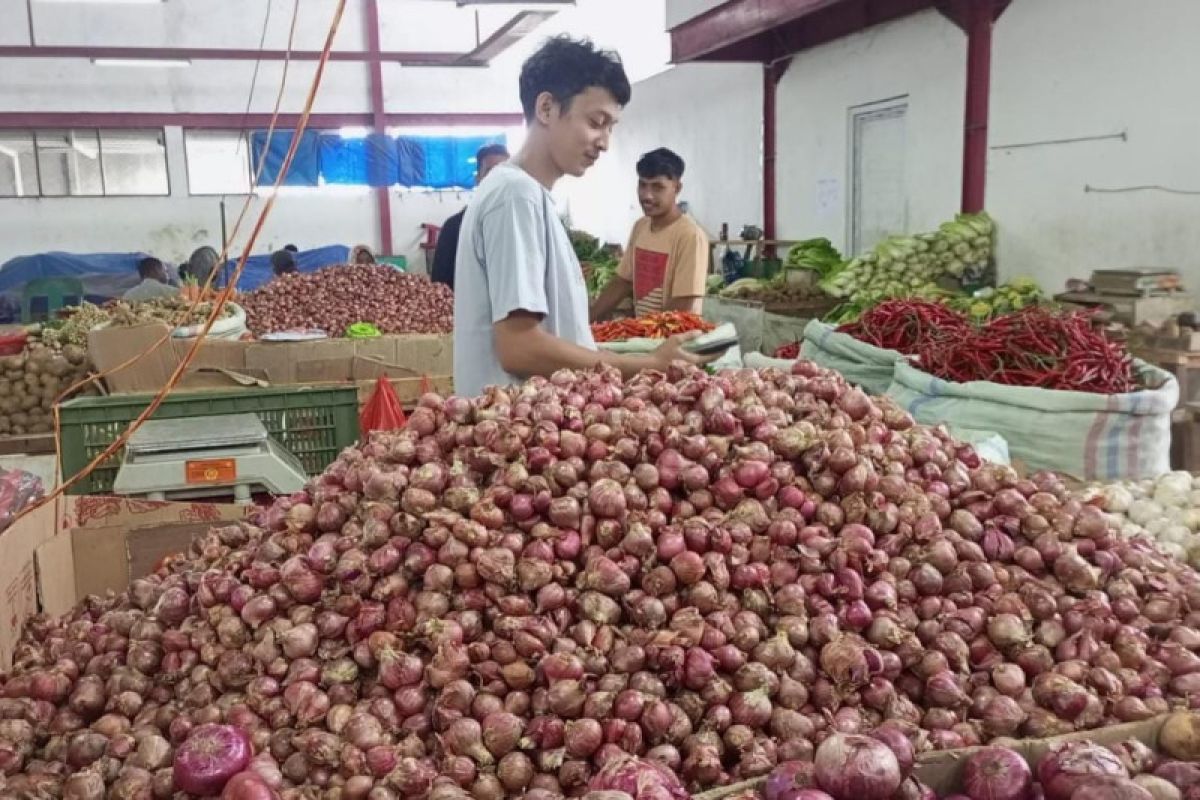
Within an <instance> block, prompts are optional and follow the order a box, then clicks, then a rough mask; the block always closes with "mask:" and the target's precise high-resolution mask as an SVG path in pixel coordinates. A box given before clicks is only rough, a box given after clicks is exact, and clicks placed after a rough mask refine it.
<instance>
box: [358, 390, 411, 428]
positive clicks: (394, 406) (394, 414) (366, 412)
mask: <svg viewBox="0 0 1200 800" xmlns="http://www.w3.org/2000/svg"><path fill="white" fill-rule="evenodd" d="M407 422H408V418H407V417H406V416H404V409H403V408H402V407H401V406H400V398H398V397H396V390H395V389H393V388H392V384H391V381H389V380H388V379H387V378H385V377H382V376H381V377H380V378H379V380H377V381H375V390H374V391H372V392H371V399H370V400H368V401H367V404H366V405H365V406H363V410H362V413H361V414H359V415H358V427H359V430H360V431H362V435H363V438H364V439H365V438H366V437H367V436H368V435H369V434H370V433H371V431H394V430H399V429H400V428H403V427H404V426H405V424H406V423H407Z"/></svg>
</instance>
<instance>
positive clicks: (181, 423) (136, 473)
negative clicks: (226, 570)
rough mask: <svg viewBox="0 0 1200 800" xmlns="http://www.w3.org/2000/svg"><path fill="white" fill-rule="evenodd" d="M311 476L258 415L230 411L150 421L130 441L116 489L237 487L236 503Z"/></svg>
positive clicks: (282, 490) (159, 495)
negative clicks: (210, 415) (227, 412)
mask: <svg viewBox="0 0 1200 800" xmlns="http://www.w3.org/2000/svg"><path fill="white" fill-rule="evenodd" d="M307 481H308V476H307V475H306V474H305V472H304V468H303V467H302V466H301V465H300V462H299V461H297V460H296V457H295V456H294V455H292V454H291V453H290V452H288V451H287V450H286V449H284V448H283V447H282V446H281V445H280V444H279V443H278V442H276V441H275V440H274V439H272V438H271V436H270V434H268V433H267V429H266V428H264V427H263V424H262V421H261V420H260V419H259V418H258V417H256V416H254V415H253V414H229V415H223V416H215V417H191V418H189V419H164V420H149V421H147V422H146V423H145V424H144V425H142V427H140V428H138V429H137V430H136V431H134V433H133V435H132V436H130V437H129V441H128V443H126V445H125V462H124V463H123V464H122V465H121V468H120V470H119V471H118V472H117V477H116V480H115V481H114V482H113V492H115V493H116V494H124V495H139V496H143V497H146V498H148V499H150V500H167V499H175V498H180V499H187V498H193V497H208V496H212V495H214V494H225V493H227V492H229V491H232V492H233V497H234V501H235V502H238V503H249V502H250V496H251V494H252V493H253V492H254V491H256V490H259V489H261V490H265V491H267V492H270V493H272V494H276V495H284V494H291V493H292V492H297V491H299V490H300V489H303V488H304V484H305V483H306V482H307ZM221 490H225V491H224V492H222V491H221Z"/></svg>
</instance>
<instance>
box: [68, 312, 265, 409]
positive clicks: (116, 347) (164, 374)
mask: <svg viewBox="0 0 1200 800" xmlns="http://www.w3.org/2000/svg"><path fill="white" fill-rule="evenodd" d="M170 331H171V329H170V328H168V327H167V326H166V325H164V324H162V323H151V324H147V325H135V326H133V327H128V328H123V327H113V328H103V329H101V330H95V331H91V332H90V333H89V334H88V355H89V356H91V359H92V363H93V364H94V365H95V366H96V369H97V371H99V372H105V373H109V374H107V375H105V378H104V382H105V383H106V384H107V385H108V390H109V391H110V392H112V393H114V394H128V393H134V392H156V391H158V390H159V389H161V388H162V387H163V386H164V385H166V383H167V380H168V379H169V378H170V377H171V375H172V373H174V371H175V369H176V367H178V366H179V362H180V361H182V360H183V357H184V355H185V354H186V353H187V352H188V350H189V349H190V348H191V345H192V340H190V339H174V338H171V337H170V335H169V334H170ZM163 336H167V339H166V341H164V342H163V343H162V344H160V345H158V346H157V347H155V343H156V342H158V341H159V339H161V338H162V337H163ZM139 356H140V357H139ZM135 359H136V360H135ZM128 361H133V363H131V364H128V365H127V366H124V367H121V365H122V364H125V363H126V362H128ZM118 367H121V368H120V369H117V368H118ZM110 370H114V371H112V372H110ZM254 377H255V376H246V343H245V342H239V341H230V340H226V339H206V340H205V341H204V343H203V344H202V345H201V346H200V349H199V351H198V352H197V353H196V357H195V358H194V359H193V360H192V363H191V364H189V365H188V369H187V372H186V373H184V375H183V377H182V378H181V379H180V382H179V388H181V389H213V388H224V387H229V386H236V385H237V384H239V383H245V382H247V381H249V382H250V383H253V382H254V380H253V379H254ZM259 377H261V376H259Z"/></svg>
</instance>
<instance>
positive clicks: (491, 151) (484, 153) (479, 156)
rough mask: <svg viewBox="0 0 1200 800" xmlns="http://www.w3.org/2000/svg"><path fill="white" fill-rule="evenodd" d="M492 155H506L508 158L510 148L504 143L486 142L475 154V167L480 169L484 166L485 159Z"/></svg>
mask: <svg viewBox="0 0 1200 800" xmlns="http://www.w3.org/2000/svg"><path fill="white" fill-rule="evenodd" d="M492 156H504V157H505V158H508V148H507V147H505V146H504V145H502V144H485V145H484V146H483V147H481V148H479V152H478V153H476V154H475V169H476V170H478V169H480V168H481V167H483V160H484V159H485V158H491V157H492Z"/></svg>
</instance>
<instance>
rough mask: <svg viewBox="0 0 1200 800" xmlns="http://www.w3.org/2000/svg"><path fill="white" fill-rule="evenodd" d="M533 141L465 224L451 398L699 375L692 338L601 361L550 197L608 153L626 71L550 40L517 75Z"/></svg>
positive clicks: (496, 175)
mask: <svg viewBox="0 0 1200 800" xmlns="http://www.w3.org/2000/svg"><path fill="white" fill-rule="evenodd" d="M520 95H521V106H522V108H523V110H524V112H525V122H526V128H527V136H526V139H525V144H524V145H523V146H522V147H521V151H520V152H519V153H518V154H517V155H516V157H515V158H513V160H512V161H510V162H508V163H506V164H501V165H500V166H498V167H496V168H495V169H493V170H492V173H491V175H489V176H488V178H487V180H485V181H484V182H483V184H482V185H481V186H480V187H479V191H478V192H477V193H476V195H475V198H474V199H473V200H472V202H471V204H470V205H469V206H468V207H467V213H466V215H465V216H464V217H463V222H462V231H461V241H460V243H459V248H458V258H457V261H456V263H455V272H456V273H457V276H456V281H455V286H456V289H455V292H454V388H455V391H456V393H458V394H460V395H462V396H464V397H473V396H476V395H478V394H480V393H481V392H482V391H483V389H484V388H485V387H487V386H490V385H509V384H513V383H518V382H520V381H522V380H525V379H526V378H529V377H531V376H533V375H546V376H548V375H550V374H552V373H554V372H555V371H557V370H560V369H591V368H593V367H596V366H598V365H600V364H608V365H611V366H615V367H617V368H618V369H620V370H621V372H622V373H623V374H624V375H626V376H632V375H634V374H636V373H638V372H640V371H642V370H644V369H656V370H665V369H666V368H667V367H668V366H669V365H670V364H671V363H672V362H674V361H677V360H683V361H687V362H690V363H693V364H703V363H708V362H710V361H713V360H715V358H716V356H709V357H701V356H697V355H695V354H692V353H689V352H687V351H686V350H684V349H683V345H684V343H685V342H687V341H689V340H691V339H693V338H695V335H696V334H695V333H694V332H693V333H692V334H691V335H688V334H684V335H681V336H673V337H671V338H670V339H667V340H666V341H665V342H664V343H663V344H662V345H661V346H660V347H658V349H656V350H654V351H653V352H650V353H638V354H618V353H611V352H601V351H599V350H597V348H596V343H595V340H594V339H593V338H592V331H591V328H590V327H589V325H588V316H587V315H588V300H587V286H586V284H585V283H584V281H583V271H582V269H581V268H580V266H579V259H578V258H577V257H576V256H575V250H574V248H573V247H572V246H571V239H570V236H569V235H568V233H567V228H566V226H565V225H563V224H562V222H561V221H559V219H558V215H557V214H556V212H555V207H554V198H553V197H552V196H551V194H550V191H551V190H552V189H553V188H554V185H555V184H556V183H557V182H558V180H559V178H561V177H563V176H564V175H572V176H575V177H582V176H583V174H584V173H585V172H587V171H588V169H589V168H590V167H591V166H592V165H593V164H595V163H596V160H597V159H599V158H600V156H601V154H602V153H604V152H605V151H607V150H608V145H609V140H610V138H611V137H612V133H613V127H614V126H615V125H616V124H617V120H618V119H619V118H620V116H621V110H622V109H623V108H624V106H625V105H626V104H627V103H628V102H629V98H630V95H631V89H630V86H629V79H628V78H627V77H626V75H625V69H624V68H623V67H622V65H621V60H620V58H619V57H617V55H616V54H615V53H611V52H606V51H601V50H598V49H597V48H596V47H595V46H594V45H593V44H592V43H591V42H589V41H586V40H583V41H580V40H575V39H571V38H569V37H566V36H559V37H556V38H553V39H550V40H549V41H548V42H546V43H545V44H544V45H543V46H542V47H541V48H540V49H539V50H538V51H537V52H536V53H534V54H533V55H532V56H531V57H530V58H529V60H528V61H526V62H525V64H524V66H522V68H521V76H520Z"/></svg>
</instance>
